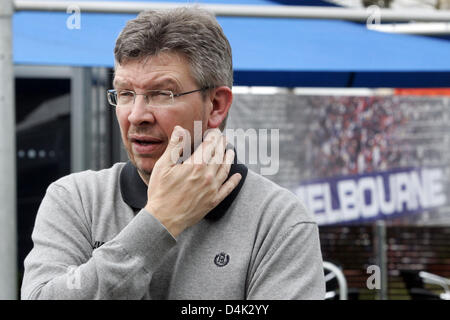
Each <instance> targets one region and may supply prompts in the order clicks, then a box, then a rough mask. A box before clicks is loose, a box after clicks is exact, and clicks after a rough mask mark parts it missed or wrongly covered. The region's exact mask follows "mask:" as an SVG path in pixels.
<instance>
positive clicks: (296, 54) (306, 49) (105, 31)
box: [13, 0, 450, 87]
mask: <svg viewBox="0 0 450 320" xmlns="http://www.w3.org/2000/svg"><path fill="white" fill-rule="evenodd" d="M197 2H203V3H208V2H209V3H212V2H214V3H217V2H220V1H212V0H211V1H197ZM224 2H225V1H224ZM226 3H236V4H237V3H239V4H242V3H243V1H226ZM245 3H247V4H266V5H267V4H273V2H271V1H263V0H247V1H245ZM69 17H70V14H66V13H53V12H18V13H15V14H14V20H13V28H14V29H13V30H14V62H15V63H16V64H25V65H27V64H31V65H69V66H106V67H112V66H113V64H114V56H113V48H114V43H115V39H116V38H117V36H118V34H119V32H120V30H121V29H122V28H123V27H124V26H125V23H126V21H127V20H129V19H132V18H133V17H134V15H125V14H94V13H81V25H80V27H81V28H80V29H69V28H67V26H66V21H67V19H68V18H69ZM218 20H219V23H220V24H221V26H222V27H223V29H224V32H225V34H226V35H227V37H228V38H229V40H230V43H231V46H232V49H233V63H234V69H235V85H268V86H287V87H296V86H311V87H450V59H449V58H448V57H449V54H450V41H448V40H444V39H436V38H427V37H420V36H411V35H398V34H387V33H381V32H376V31H370V30H368V29H367V28H366V27H365V26H364V25H361V24H358V23H352V22H346V21H338V20H333V21H331V20H309V19H273V18H238V17H219V18H218Z"/></svg>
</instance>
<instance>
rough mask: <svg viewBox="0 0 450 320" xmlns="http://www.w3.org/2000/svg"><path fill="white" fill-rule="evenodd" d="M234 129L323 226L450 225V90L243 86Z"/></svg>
mask: <svg viewBox="0 0 450 320" xmlns="http://www.w3.org/2000/svg"><path fill="white" fill-rule="evenodd" d="M227 130H231V132H234V136H232V134H227V137H228V136H230V137H231V140H233V139H234V138H236V137H237V136H241V137H242V136H245V137H246V138H247V140H248V141H247V143H248V147H247V150H248V152H247V154H245V152H239V150H244V149H245V148H240V149H238V150H237V154H238V158H239V160H240V161H241V162H243V163H245V164H247V165H248V166H249V168H250V169H251V170H254V171H256V172H258V173H260V174H262V175H265V176H266V177H267V178H268V179H271V180H272V181H274V182H276V183H277V184H279V185H281V186H283V187H285V188H287V189H289V190H291V191H292V192H293V193H295V194H296V195H298V196H299V197H300V198H301V199H303V201H304V203H305V204H306V206H307V207H308V209H309V210H310V211H312V212H313V213H314V214H315V216H316V219H317V221H318V223H319V224H321V225H324V224H343V223H364V222H370V221H373V220H376V219H386V220H387V221H388V223H391V224H421V225H424V224H427V225H448V224H450V100H449V98H448V97H445V96H442V97H427V96H405V95H389V96H375V95H374V96H368V95H364V96H345V95H340V96H331V95H330V96H325V95H314V96H307V95H296V94H293V93H292V92H291V93H275V94H235V95H234V101H233V105H232V107H231V109H230V113H229V119H228V123H227ZM238 130H240V131H238ZM237 133H239V134H237ZM250 133H253V134H250ZM259 133H265V134H264V135H261V134H259ZM274 133H276V134H274ZM274 138H276V139H277V141H275V142H277V143H275V142H274ZM258 139H259V143H252V141H253V142H255V141H256V140H258ZM235 141H236V139H235ZM261 141H263V142H264V143H261ZM267 141H270V143H267ZM241 146H242V144H240V147H241ZM252 148H253V149H252ZM252 150H254V151H252ZM261 150H262V151H263V152H261ZM255 154H256V156H255ZM252 155H253V160H254V159H257V158H258V159H260V160H261V159H263V160H264V161H259V162H257V163H255V161H252V158H251V157H252ZM269 169H270V170H269Z"/></svg>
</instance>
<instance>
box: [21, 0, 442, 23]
mask: <svg viewBox="0 0 450 320" xmlns="http://www.w3.org/2000/svg"><path fill="white" fill-rule="evenodd" d="M186 5H187V3H159V2H107V1H105V2H101V1H89V2H81V1H39V0H15V1H14V6H15V10H16V11H24V10H28V11H63V12H66V10H67V8H68V7H69V6H76V7H78V8H79V9H80V10H81V11H82V12H102V13H133V14H136V13H139V12H141V11H143V10H149V9H161V8H173V7H178V6H186ZM199 6H200V7H203V8H206V9H208V10H210V11H212V12H213V13H214V14H215V15H217V16H234V17H238V16H239V17H271V18H303V19H339V20H350V21H362V22H366V21H368V20H370V19H372V20H373V19H374V18H376V19H378V18H379V19H380V21H383V22H391V21H397V22H406V21H424V22H425V21H426V22H447V21H450V11H448V10H447V11H445V10H444V11H438V10H435V11H434V10H433V11H432V10H430V11H428V10H418V9H414V10H391V9H379V10H376V11H374V10H371V9H370V8H368V9H353V8H335V7H310V6H275V5H227V4H199ZM374 15H376V16H374Z"/></svg>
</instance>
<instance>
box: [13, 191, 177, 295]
mask: <svg viewBox="0 0 450 320" xmlns="http://www.w3.org/2000/svg"><path fill="white" fill-rule="evenodd" d="M68 193H69V192H68V191H67V190H66V189H65V188H64V187H62V186H58V185H56V184H52V185H51V186H50V187H49V188H48V190H47V193H46V195H45V197H44V199H43V201H42V203H41V206H40V207H39V210H38V214H37V217H36V222H35V227H34V230H33V234H32V240H33V244H34V247H33V249H32V250H31V252H30V253H29V255H28V256H27V258H26V259H25V263H24V264H25V274H24V278H23V282H22V290H21V298H22V299H142V298H143V296H144V295H145V294H146V293H147V292H148V290H149V283H150V280H151V278H152V275H153V272H154V270H155V269H156V268H157V267H158V265H159V263H160V262H161V261H162V260H163V258H164V256H165V255H166V254H167V252H168V251H169V250H170V249H171V248H172V247H173V246H175V244H176V240H175V239H174V238H173V237H172V236H171V235H170V233H169V232H168V231H167V230H166V229H165V228H164V226H163V225H162V224H161V223H160V222H159V221H158V220H157V219H156V218H155V217H153V215H151V214H150V213H149V212H147V211H145V210H144V209H143V210H141V211H140V212H139V213H138V214H137V215H136V216H135V217H134V218H133V220H132V221H131V222H130V223H129V224H128V225H127V226H126V227H125V228H124V229H122V231H121V232H120V233H119V234H118V235H117V236H116V237H115V238H113V239H112V240H110V241H108V242H106V243H105V244H103V245H102V246H101V247H100V248H97V249H95V250H93V248H92V241H91V228H90V224H89V223H88V221H87V219H86V217H85V215H84V212H81V211H82V209H81V208H80V207H81V205H80V204H79V203H76V202H75V201H71V200H70V199H71V197H70V196H69V194H68Z"/></svg>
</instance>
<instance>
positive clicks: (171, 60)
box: [114, 53, 212, 180]
mask: <svg viewBox="0 0 450 320" xmlns="http://www.w3.org/2000/svg"><path fill="white" fill-rule="evenodd" d="M114 88H115V89H116V90H118V91H119V90H133V91H135V92H136V93H137V94H142V93H145V92H146V90H171V91H172V92H173V93H174V94H177V93H182V92H186V91H191V90H196V89H199V87H198V86H197V84H196V83H195V81H194V79H193V77H192V76H191V72H190V68H189V64H188V62H187V61H186V59H185V58H184V57H183V56H182V55H179V54H175V53H164V54H160V55H158V56H151V57H148V58H146V59H143V60H132V61H129V62H127V63H124V64H122V65H119V64H118V65H117V66H116V70H115V77H114ZM211 108H212V103H211V101H210V100H209V99H203V96H202V93H201V92H195V93H191V94H188V95H184V96H180V97H176V98H175V102H174V104H173V105H171V106H168V107H164V108H162V107H152V106H151V105H150V106H148V105H147V104H146V98H145V96H142V95H137V96H136V100H135V103H134V105H132V106H129V107H120V106H117V107H116V116H117V120H118V122H119V126H120V131H121V136H122V141H123V143H124V146H125V148H126V150H127V153H128V157H129V158H130V160H131V162H132V163H133V164H134V165H135V166H136V168H137V169H138V170H139V172H140V174H141V176H143V175H144V176H143V178H144V180H146V179H147V178H148V176H149V175H150V173H151V171H152V169H153V166H154V165H155V163H156V161H157V160H158V159H159V158H160V156H161V155H162V154H163V153H164V150H165V149H166V147H167V144H168V141H169V139H170V136H171V134H172V131H173V128H174V127H175V126H176V125H179V126H182V127H183V128H185V129H187V130H189V132H190V134H191V137H192V139H193V137H194V121H202V123H203V126H202V129H203V132H204V131H205V130H206V129H207V123H208V115H209V112H210V110H211ZM143 141H144V143H143Z"/></svg>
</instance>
